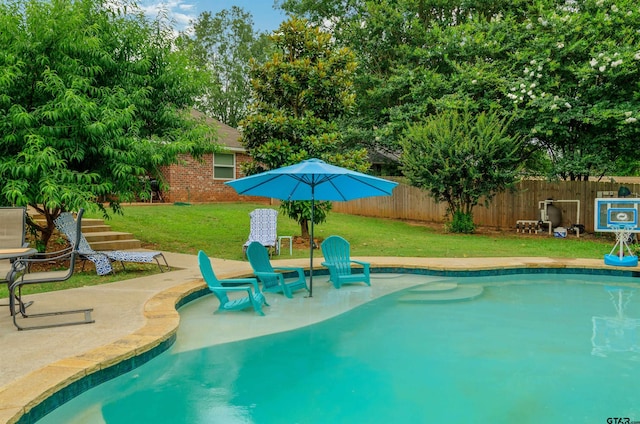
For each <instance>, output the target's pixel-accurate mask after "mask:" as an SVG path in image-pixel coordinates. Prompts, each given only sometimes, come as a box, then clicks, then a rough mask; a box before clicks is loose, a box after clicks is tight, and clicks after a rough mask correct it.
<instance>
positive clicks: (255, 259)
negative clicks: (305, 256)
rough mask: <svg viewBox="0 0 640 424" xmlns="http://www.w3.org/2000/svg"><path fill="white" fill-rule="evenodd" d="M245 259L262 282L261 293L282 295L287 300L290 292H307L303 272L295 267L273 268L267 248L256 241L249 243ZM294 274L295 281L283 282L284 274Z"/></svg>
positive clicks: (291, 295)
mask: <svg viewBox="0 0 640 424" xmlns="http://www.w3.org/2000/svg"><path fill="white" fill-rule="evenodd" d="M247 258H249V263H250V264H251V267H252V268H253V273H254V274H255V275H256V277H258V280H260V281H261V282H262V291H265V292H271V293H283V294H284V295H285V296H287V297H288V298H292V297H293V294H292V292H293V291H295V290H299V289H305V290H307V291H309V287H307V279H306V278H305V276H304V270H303V269H302V268H297V267H285V266H279V267H275V268H274V267H273V266H272V265H271V261H270V260H269V252H267V248H266V247H264V246H263V245H262V244H260V243H258V242H257V241H254V242H251V244H249V247H248V248H247ZM292 273H295V274H296V277H295V279H290V280H289V281H288V282H287V281H286V280H285V275H286V274H292Z"/></svg>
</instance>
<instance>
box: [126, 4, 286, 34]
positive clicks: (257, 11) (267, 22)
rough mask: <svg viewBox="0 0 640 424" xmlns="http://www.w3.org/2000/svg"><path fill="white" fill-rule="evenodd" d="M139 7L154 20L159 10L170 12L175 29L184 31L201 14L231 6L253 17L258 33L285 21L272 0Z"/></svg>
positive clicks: (271, 28)
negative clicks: (163, 9)
mask: <svg viewBox="0 0 640 424" xmlns="http://www.w3.org/2000/svg"><path fill="white" fill-rule="evenodd" d="M139 4H140V6H141V7H142V8H143V9H144V10H145V13H146V14H147V15H149V16H150V17H152V18H154V17H156V16H157V14H158V10H160V9H161V8H163V6H164V8H165V9H167V10H168V11H169V12H170V17H171V18H172V19H173V20H174V21H175V22H176V29H178V30H183V29H185V28H186V27H187V26H188V24H189V21H190V20H192V19H195V18H197V17H198V15H200V14H201V13H202V12H211V13H212V14H213V15H215V14H216V13H218V12H219V11H221V10H223V9H230V8H231V6H238V7H241V8H243V9H244V10H245V11H247V12H249V13H251V15H252V16H253V23H254V29H255V30H258V31H267V32H270V31H273V30H275V29H276V28H278V26H280V23H281V22H282V21H284V20H285V14H284V12H283V11H281V10H275V9H274V8H273V0H141V1H140V2H139Z"/></svg>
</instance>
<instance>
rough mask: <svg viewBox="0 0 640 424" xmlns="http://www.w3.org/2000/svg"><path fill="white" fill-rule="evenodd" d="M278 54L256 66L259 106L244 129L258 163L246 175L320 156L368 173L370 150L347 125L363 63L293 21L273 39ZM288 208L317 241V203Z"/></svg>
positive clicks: (325, 205) (320, 215) (321, 210)
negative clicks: (312, 227) (357, 143)
mask: <svg viewBox="0 0 640 424" xmlns="http://www.w3.org/2000/svg"><path fill="white" fill-rule="evenodd" d="M271 40H272V42H273V44H274V46H275V52H274V54H273V55H272V57H271V59H270V60H269V61H267V62H266V63H264V64H259V63H257V62H255V61H253V62H252V67H251V82H252V88H253V95H254V98H255V102H254V103H253V105H252V106H251V109H250V113H249V115H248V116H247V118H246V119H245V120H244V121H243V123H242V128H243V134H242V142H243V144H244V146H245V147H246V149H247V151H248V153H249V154H250V155H251V156H252V157H253V159H254V162H252V164H250V166H249V167H247V168H245V171H246V172H247V173H249V174H251V173H255V172H258V171H260V170H263V169H265V168H266V169H274V168H278V167H281V166H285V165H291V164H294V163H297V162H299V161H301V160H304V159H309V158H312V157H315V158H319V159H323V160H325V161H326V162H328V163H332V164H335V165H340V166H345V167H347V168H350V169H355V170H359V171H366V170H367V169H368V167H369V164H368V162H367V160H366V159H367V156H366V151H365V150H364V149H356V148H353V146H351V145H349V144H348V143H347V142H346V141H345V140H344V138H343V133H342V131H341V128H340V126H339V122H340V121H339V120H340V119H343V118H344V117H345V116H348V115H349V114H350V113H351V112H352V110H353V106H354V102H355V93H354V91H353V73H354V71H355V68H356V63H355V62H354V60H353V53H352V52H351V50H350V49H347V48H337V47H336V46H335V44H334V42H333V40H332V37H331V34H329V33H327V32H323V31H321V30H319V29H318V28H317V27H311V26H310V25H309V24H308V22H307V21H306V20H301V19H297V18H291V19H289V20H288V21H286V22H284V23H282V24H281V25H280V27H279V28H278V30H276V31H275V32H274V33H273V35H272V36H271ZM330 205H331V204H330V203H329V202H321V203H318V204H317V207H316V209H315V214H314V222H315V223H317V224H318V223H321V222H323V221H324V220H325V217H326V212H327V211H328V210H329V208H330ZM283 209H284V211H285V213H286V214H287V215H288V216H290V217H291V218H292V219H295V220H296V221H297V222H298V223H300V228H301V233H302V236H303V237H309V227H308V221H309V219H310V218H311V215H310V209H311V208H310V203H309V202H284V203H283Z"/></svg>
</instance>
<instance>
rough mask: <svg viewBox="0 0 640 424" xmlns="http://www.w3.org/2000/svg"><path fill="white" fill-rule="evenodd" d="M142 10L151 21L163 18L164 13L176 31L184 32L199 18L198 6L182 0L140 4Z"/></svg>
mask: <svg viewBox="0 0 640 424" xmlns="http://www.w3.org/2000/svg"><path fill="white" fill-rule="evenodd" d="M140 9H142V11H143V12H144V14H145V15H146V16H148V17H149V18H151V19H155V18H157V17H158V16H161V15H162V14H163V12H164V13H166V15H167V17H168V18H169V19H170V20H171V22H173V23H174V24H175V29H176V30H179V31H182V30H184V29H185V28H186V27H187V26H188V25H189V22H190V21H192V20H195V19H196V18H197V16H198V12H197V6H196V5H195V4H193V3H188V2H184V1H182V0H171V1H162V2H155V3H151V2H143V3H141V4H140Z"/></svg>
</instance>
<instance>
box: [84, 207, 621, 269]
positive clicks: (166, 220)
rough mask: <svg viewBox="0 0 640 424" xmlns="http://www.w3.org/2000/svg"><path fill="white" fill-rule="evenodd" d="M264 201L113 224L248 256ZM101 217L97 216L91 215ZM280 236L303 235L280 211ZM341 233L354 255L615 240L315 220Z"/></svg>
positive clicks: (165, 241)
mask: <svg viewBox="0 0 640 424" xmlns="http://www.w3.org/2000/svg"><path fill="white" fill-rule="evenodd" d="M259 207H265V206H264V205H255V204H246V203H223V204H207V205H190V206H174V205H162V206H125V207H124V216H114V217H112V219H110V220H109V221H107V224H109V225H111V227H112V228H113V230H114V231H125V232H130V233H133V234H134V235H135V236H136V238H138V239H140V240H142V241H143V243H145V247H148V248H153V249H158V250H166V251H171V252H181V253H190V254H195V253H197V251H198V250H199V249H202V250H204V251H206V252H207V254H208V255H209V256H213V257H219V258H224V259H236V260H242V259H243V256H242V245H243V244H244V242H245V241H246V240H247V236H248V234H249V212H251V211H252V210H253V209H255V208H259ZM88 216H93V217H96V216H97V215H88ZM278 234H280V235H293V236H298V235H300V228H299V226H298V225H297V224H296V223H295V222H294V221H292V220H290V219H289V218H287V217H286V216H282V215H279V218H278ZM332 234H338V235H341V236H342V237H344V238H346V239H347V240H349V242H350V243H351V250H352V254H353V255H355V256H420V257H449V258H455V257H458V258H460V257H483V256H498V257H504V256H550V257H566V258H575V257H581V258H601V257H602V256H603V255H604V254H605V253H609V250H610V249H611V247H612V245H613V244H612V243H613V242H612V241H611V240H610V239H609V238H606V237H603V238H598V239H594V237H593V236H591V237H583V238H577V237H575V236H574V235H571V236H569V237H567V238H565V239H559V238H554V237H549V236H547V235H524V236H523V235H520V234H517V233H516V232H515V230H514V231H513V232H510V233H501V234H495V235H482V234H471V235H460V234H446V233H443V232H442V231H440V230H438V229H434V228H432V227H429V226H425V225H416V224H415V223H408V222H402V221H396V220H390V219H379V218H367V217H361V216H352V215H345V214H340V213H335V212H331V213H329V216H328V218H327V221H326V222H325V223H323V224H320V225H316V229H315V236H316V237H317V238H320V239H324V238H326V237H328V236H330V235H332ZM308 255H309V252H308V250H305V249H296V250H294V257H300V258H301V257H306V256H308Z"/></svg>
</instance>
